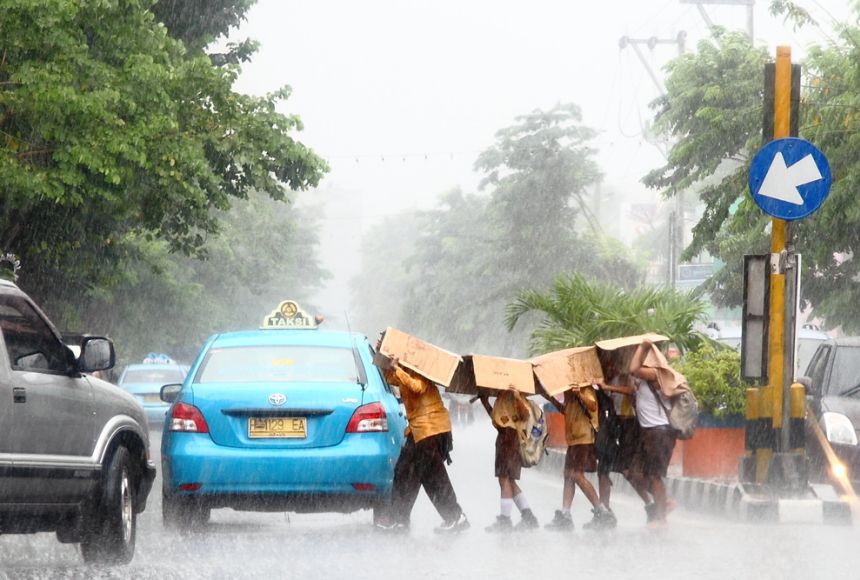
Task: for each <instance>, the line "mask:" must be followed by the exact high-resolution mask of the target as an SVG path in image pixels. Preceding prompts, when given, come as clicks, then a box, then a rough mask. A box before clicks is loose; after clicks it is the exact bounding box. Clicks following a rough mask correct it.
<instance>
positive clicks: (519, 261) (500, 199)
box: [398, 104, 641, 355]
mask: <svg viewBox="0 0 860 580" xmlns="http://www.w3.org/2000/svg"><path fill="white" fill-rule="evenodd" d="M593 136H594V132H593V131H592V130H591V129H589V128H587V127H584V126H583V125H582V119H581V114H580V111H579V108H578V107H577V106H575V105H571V104H567V105H557V106H556V107H554V108H552V109H550V110H549V111H534V112H532V113H529V114H527V115H523V116H520V117H518V118H517V119H516V123H515V124H514V125H513V126H511V127H508V128H505V129H502V130H501V131H499V132H498V133H497V135H496V142H495V144H494V145H493V146H492V147H490V148H489V149H488V150H487V151H485V152H484V153H482V154H481V155H480V157H479V158H478V160H477V162H476V164H475V168H476V169H477V170H479V171H481V172H482V173H483V174H484V175H485V178H484V180H483V182H482V187H483V188H484V190H485V192H482V193H480V194H464V193H462V192H460V191H455V192H451V193H449V194H447V195H446V196H444V197H443V198H442V200H441V202H440V205H439V207H438V208H436V209H434V210H431V211H428V212H422V213H420V214H418V216H417V224H416V228H415V233H414V234H413V237H414V248H415V252H414V254H413V255H412V256H410V257H409V258H408V259H407V260H405V262H404V263H405V268H406V271H407V273H408V277H406V278H405V279H404V282H405V284H406V287H405V288H404V292H403V295H404V296H405V297H406V300H405V303H404V305H403V307H402V309H401V314H400V315H399V317H398V318H399V320H402V321H403V322H404V324H403V326H404V327H405V329H407V330H412V331H413V332H415V333H421V335H422V336H424V337H426V338H427V339H429V340H431V341H435V342H438V343H440V344H442V345H445V346H447V347H448V348H451V349H453V350H459V351H462V352H495V353H499V354H508V355H516V354H519V353H521V352H522V348H523V345H524V344H525V339H526V332H525V331H523V332H522V334H519V333H514V334H508V333H506V332H504V309H505V305H506V304H507V303H508V302H509V301H510V300H511V299H512V298H513V297H514V296H515V295H516V294H517V292H519V291H521V290H523V289H526V288H531V287H535V286H537V287H540V286H546V285H549V284H550V283H551V282H552V280H553V278H554V277H555V276H556V275H557V273H558V272H560V271H581V272H584V273H587V274H589V275H592V276H595V277H598V278H602V279H611V280H614V281H615V282H616V283H618V284H620V285H622V286H625V287H627V286H634V285H635V284H636V283H637V282H638V281H639V280H640V279H641V271H640V269H639V268H637V267H636V265H635V264H633V263H632V262H631V261H630V260H629V259H628V258H627V254H628V253H629V252H628V251H627V250H626V249H624V248H622V247H620V245H619V244H617V243H614V242H613V241H611V240H609V239H607V238H605V237H603V236H602V235H600V234H599V233H598V231H597V229H596V228H595V226H594V224H593V220H592V219H591V216H590V213H589V212H588V209H587V208H588V203H587V201H588V196H589V193H588V191H589V189H590V188H592V187H593V186H594V185H595V183H596V181H597V180H598V179H599V177H600V172H599V170H598V167H597V164H596V163H595V161H594V160H593V155H594V150H593V149H592V148H591V147H590V146H589V142H590V140H591V139H592V138H593Z"/></svg>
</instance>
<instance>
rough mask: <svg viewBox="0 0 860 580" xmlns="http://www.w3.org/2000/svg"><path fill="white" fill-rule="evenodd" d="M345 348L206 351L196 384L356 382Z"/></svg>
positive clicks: (246, 347)
mask: <svg viewBox="0 0 860 580" xmlns="http://www.w3.org/2000/svg"><path fill="white" fill-rule="evenodd" d="M357 380H358V372H357V370H356V368H355V358H354V357H353V354H352V350H350V349H348V348H336V347H323V346H238V347H230V348H213V349H210V350H209V352H208V353H206V357H205V358H204V360H203V363H202V364H201V365H200V370H199V371H197V375H196V377H195V381H194V382H196V383H257V382H262V381H266V382H282V383H290V382H319V383H332V382H351V383H354V382H357Z"/></svg>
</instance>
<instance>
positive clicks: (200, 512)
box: [161, 490, 212, 531]
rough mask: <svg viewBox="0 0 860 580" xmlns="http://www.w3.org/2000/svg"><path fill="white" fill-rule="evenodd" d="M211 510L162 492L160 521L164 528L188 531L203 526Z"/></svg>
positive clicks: (186, 499) (207, 520)
mask: <svg viewBox="0 0 860 580" xmlns="http://www.w3.org/2000/svg"><path fill="white" fill-rule="evenodd" d="M211 514H212V510H211V509H210V508H208V507H204V506H201V505H199V504H198V503H196V502H194V501H193V500H189V499H188V498H184V497H179V496H175V495H173V494H170V493H167V492H165V491H163V490H162V496H161V519H162V521H163V523H164V527H166V528H172V529H178V530H180V531H188V530H192V529H195V528H200V527H203V526H205V525H206V524H207V523H208V522H209V518H210V516H211Z"/></svg>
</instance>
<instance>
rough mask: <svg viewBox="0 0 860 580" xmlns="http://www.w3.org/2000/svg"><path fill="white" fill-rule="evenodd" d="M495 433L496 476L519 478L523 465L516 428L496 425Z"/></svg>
mask: <svg viewBox="0 0 860 580" xmlns="http://www.w3.org/2000/svg"><path fill="white" fill-rule="evenodd" d="M497 429H498V431H499V434H498V435H496V477H508V478H510V479H519V478H520V471H521V470H522V467H523V460H522V459H521V458H520V437H519V435H517V430H516V429H512V428H510V427H497Z"/></svg>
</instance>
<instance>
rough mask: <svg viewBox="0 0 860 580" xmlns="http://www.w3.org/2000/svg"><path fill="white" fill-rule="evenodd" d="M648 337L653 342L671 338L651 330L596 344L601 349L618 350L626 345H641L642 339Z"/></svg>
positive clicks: (600, 341)
mask: <svg viewBox="0 0 860 580" xmlns="http://www.w3.org/2000/svg"><path fill="white" fill-rule="evenodd" d="M646 339H648V340H650V341H651V342H663V341H666V340H669V337H667V336H663V335H662V334H655V333H653V332H649V333H647V334H637V335H635V336H622V337H621V338H611V339H609V340H599V341H597V342H595V343H594V344H595V345H596V346H597V348H599V349H600V350H616V349H619V348H624V347H626V346H639V345H640V344H642V341H644V340H646Z"/></svg>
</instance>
